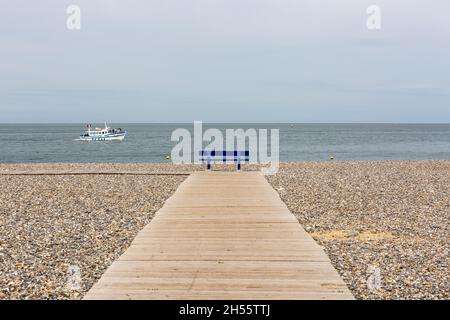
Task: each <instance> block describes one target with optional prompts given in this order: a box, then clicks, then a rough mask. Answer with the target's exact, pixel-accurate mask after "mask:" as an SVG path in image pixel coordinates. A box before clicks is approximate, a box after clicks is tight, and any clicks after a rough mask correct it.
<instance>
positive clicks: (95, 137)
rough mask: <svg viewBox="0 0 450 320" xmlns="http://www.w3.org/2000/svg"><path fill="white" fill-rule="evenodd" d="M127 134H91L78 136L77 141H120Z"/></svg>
mask: <svg viewBox="0 0 450 320" xmlns="http://www.w3.org/2000/svg"><path fill="white" fill-rule="evenodd" d="M126 135H127V133H126V132H124V133H117V134H105V135H91V136H80V137H79V138H78V139H77V140H78V141H122V140H124V139H125V136H126Z"/></svg>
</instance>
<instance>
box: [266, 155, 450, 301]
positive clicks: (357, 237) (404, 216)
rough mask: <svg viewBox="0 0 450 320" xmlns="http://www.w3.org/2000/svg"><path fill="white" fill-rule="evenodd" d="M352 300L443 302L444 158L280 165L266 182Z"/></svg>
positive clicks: (449, 179)
mask: <svg viewBox="0 0 450 320" xmlns="http://www.w3.org/2000/svg"><path fill="white" fill-rule="evenodd" d="M268 179H269V181H270V183H271V184H272V186H273V187H274V188H275V189H276V190H277V191H278V193H279V194H280V197H281V198H282V200H283V201H284V202H285V203H286V204H287V206H288V207H289V209H290V210H291V212H292V213H294V214H295V215H296V217H297V218H298V220H299V222H300V223H301V224H302V225H303V227H304V228H305V229H306V231H308V232H309V233H310V234H311V235H312V236H313V238H314V239H315V240H316V241H317V242H318V243H319V244H320V245H322V246H323V247H324V250H325V252H326V253H327V254H328V256H329V257H330V259H331V261H332V264H333V266H334V267H335V268H336V269H337V270H338V272H339V273H340V275H341V276H342V277H343V279H344V281H345V282H346V284H347V286H348V287H349V289H350V290H351V292H352V293H353V295H354V296H355V297H356V298H357V299H448V298H449V292H450V286H449V276H450V273H449V261H450V260H449V244H450V243H449V242H450V241H449V240H450V238H449V234H450V233H449V222H450V188H449V186H450V161H355V162H339V161H336V162H331V161H330V162H304V163H286V164H282V166H281V169H280V171H279V173H278V174H277V175H275V176H272V177H269V178H268Z"/></svg>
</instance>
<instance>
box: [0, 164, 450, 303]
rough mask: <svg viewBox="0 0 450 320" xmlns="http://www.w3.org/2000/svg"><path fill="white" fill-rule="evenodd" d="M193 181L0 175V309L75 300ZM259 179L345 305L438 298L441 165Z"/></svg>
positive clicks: (120, 167) (442, 282)
mask: <svg viewBox="0 0 450 320" xmlns="http://www.w3.org/2000/svg"><path fill="white" fill-rule="evenodd" d="M218 169H220V167H218ZM247 169H248V167H247ZM250 169H254V167H251V168H250ZM37 170H40V171H41V173H40V174H39V175H13V174H10V173H14V172H19V171H20V172H24V171H29V172H32V171H37ZM42 170H44V171H45V170H48V171H51V170H53V171H55V170H61V171H76V170H85V171H89V172H102V171H103V172H104V171H107V172H111V171H114V170H117V171H133V172H139V171H142V172H146V173H152V174H148V175H115V174H107V175H96V174H87V175H85V174H80V175H77V174H74V175H71V174H67V175H45V174H42ZM196 170H204V167H203V166H194V165H183V166H173V165H170V164H29V165H28V164H19V165H12V164H11V165H8V164H0V185H1V192H0V299H81V298H82V297H83V295H84V294H85V293H86V292H87V290H89V288H90V287H91V286H92V285H93V284H94V283H95V282H96V281H97V280H98V279H99V278H100V276H101V275H102V274H103V272H104V271H105V270H106V268H107V267H108V266H109V265H110V264H111V263H112V262H113V261H114V260H115V259H117V258H118V257H119V256H120V255H121V254H122V253H123V252H124V251H125V250H126V249H127V247H128V246H129V245H130V243H131V241H132V240H133V238H134V237H135V236H136V234H137V233H138V232H139V230H141V229H142V228H143V227H144V226H145V225H146V224H147V223H148V222H150V221H151V219H152V217H153V215H154V214H155V212H156V211H157V210H158V209H159V208H160V207H161V206H162V205H163V204H164V202H165V200H166V199H168V198H169V197H170V196H171V195H172V194H173V193H174V191H175V190H176V188H177V187H178V185H179V184H180V183H181V182H182V181H184V179H185V178H186V177H187V175H186V174H183V172H184V173H188V172H191V171H196ZM1 173H3V174H1ZM171 173H172V174H171ZM267 179H268V181H269V182H270V183H271V184H272V186H273V187H274V188H275V190H277V191H278V192H279V194H280V197H281V198H282V200H283V201H284V202H285V203H286V205H287V206H288V207H289V209H290V210H291V212H292V213H293V214H295V215H296V217H297V218H298V220H299V221H300V223H301V224H302V225H303V227H304V228H305V229H306V230H307V231H308V232H309V233H310V234H311V236H312V237H313V238H314V239H315V240H316V241H317V242H318V243H319V244H320V245H321V246H323V248H324V250H325V252H326V253H327V254H328V256H329V257H330V259H331V261H332V264H333V265H334V267H335V268H336V269H337V270H338V272H339V273H340V275H341V276H342V278H343V279H344V281H345V282H346V284H347V286H348V287H349V289H350V290H351V291H352V293H353V294H354V296H355V297H356V298H358V299H448V294H449V290H450V288H449V282H448V278H449V256H448V248H449V237H448V234H449V232H448V231H449V230H448V229H449V223H448V222H449V219H450V189H449V188H448V186H449V185H450V161H354V162H349V161H342V162H341V161H329V162H297V163H283V164H281V167H280V171H279V173H278V174H276V175H274V176H269V177H267ZM74 270H75V273H76V272H79V277H80V280H81V281H80V287H79V288H74V287H70V281H69V285H68V279H70V278H71V277H73V274H72V273H73V271H74ZM72 286H73V284H72Z"/></svg>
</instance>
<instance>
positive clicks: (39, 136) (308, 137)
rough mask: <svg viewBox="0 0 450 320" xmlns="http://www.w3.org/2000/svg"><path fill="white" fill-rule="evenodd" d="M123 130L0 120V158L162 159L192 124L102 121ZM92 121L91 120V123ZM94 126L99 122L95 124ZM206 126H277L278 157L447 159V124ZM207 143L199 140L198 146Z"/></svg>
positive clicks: (37, 160) (40, 160)
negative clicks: (107, 138) (87, 138)
mask: <svg viewBox="0 0 450 320" xmlns="http://www.w3.org/2000/svg"><path fill="white" fill-rule="evenodd" d="M108 124H109V125H111V126H112V127H121V128H123V129H125V130H127V131H128V135H127V137H126V139H125V140H124V141H123V142H87V143H86V142H80V141H75V139H77V138H78V136H79V135H80V134H81V133H82V132H83V131H84V130H85V129H86V127H85V125H84V124H83V125H82V124H80V123H49V124H44V123H37V124H31V123H27V124H0V134H1V135H2V137H3V139H2V140H1V141H0V150H2V153H1V154H0V163H60V162H62V163H102V162H107V163H164V162H170V161H168V160H167V159H166V157H167V156H168V155H170V154H171V150H172V148H173V147H174V146H175V145H176V141H171V135H172V132H174V130H176V129H178V128H185V129H188V130H189V131H190V132H192V130H193V123H108ZM93 126H97V123H93ZM98 126H102V125H101V123H98ZM208 128H217V129H219V130H221V131H222V132H225V130H226V129H238V128H242V129H245V130H247V129H250V128H254V129H255V130H259V129H279V131H280V150H279V151H280V161H281V162H295V161H321V160H329V158H330V156H332V157H333V158H334V159H335V160H448V159H450V124H445V123H442V124H427V123H421V124H412V123H408V124H406V123H399V124H392V123H323V124H320V123H206V122H205V123H203V132H204V131H205V130H207V129H208ZM207 144H208V143H207V142H204V146H206V145H207Z"/></svg>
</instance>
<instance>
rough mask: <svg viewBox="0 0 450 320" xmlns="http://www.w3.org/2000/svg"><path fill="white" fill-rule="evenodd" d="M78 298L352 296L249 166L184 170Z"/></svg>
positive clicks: (322, 253)
mask: <svg viewBox="0 0 450 320" xmlns="http://www.w3.org/2000/svg"><path fill="white" fill-rule="evenodd" d="M85 299H275V300H277V299H353V296H352V295H351V293H350V292H349V290H348V289H347V287H346V286H345V284H344V282H343V281H342V279H341V278H340V277H339V275H338V273H337V272H336V270H335V269H334V268H333V267H332V265H331V263H330V261H329V258H328V257H327V256H326V254H325V253H324V252H323V250H322V248H321V247H320V246H319V245H318V244H317V243H316V242H315V241H314V240H313V239H312V238H311V237H310V236H309V234H308V233H306V232H305V231H304V230H303V228H302V227H301V226H300V224H299V223H298V221H297V219H295V217H294V216H293V215H292V214H291V213H290V212H289V210H288V209H287V207H286V206H285V204H284V203H283V202H282V201H281V199H280V198H279V196H278V194H277V192H276V191H275V190H273V189H272V188H271V186H270V185H269V184H268V182H267V181H266V180H265V178H264V177H263V176H262V175H261V174H260V173H257V172H241V173H234V172H206V173H203V172H199V173H194V174H192V175H190V176H189V178H188V179H186V180H185V181H184V182H183V183H182V184H181V185H180V187H179V188H178V190H177V191H176V193H175V194H174V195H173V196H172V197H171V198H170V199H169V200H167V202H166V203H165V204H164V207H163V208H161V209H160V210H159V211H158V213H157V214H156V215H155V218H154V219H153V220H152V222H151V223H150V224H148V225H147V226H146V227H145V228H144V229H143V230H142V231H141V232H140V233H139V234H138V235H137V236H136V238H135V239H134V241H133V243H132V244H131V246H130V247H129V248H128V249H127V251H126V252H125V253H124V254H123V255H122V256H121V257H120V258H119V259H118V260H116V261H115V262H114V263H113V264H112V265H111V266H110V267H109V268H108V270H107V271H106V272H105V274H104V275H103V276H102V277H101V279H100V280H99V281H98V282H97V283H96V284H95V285H94V286H93V287H92V288H91V290H90V291H89V292H88V293H87V295H86V296H85Z"/></svg>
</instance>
